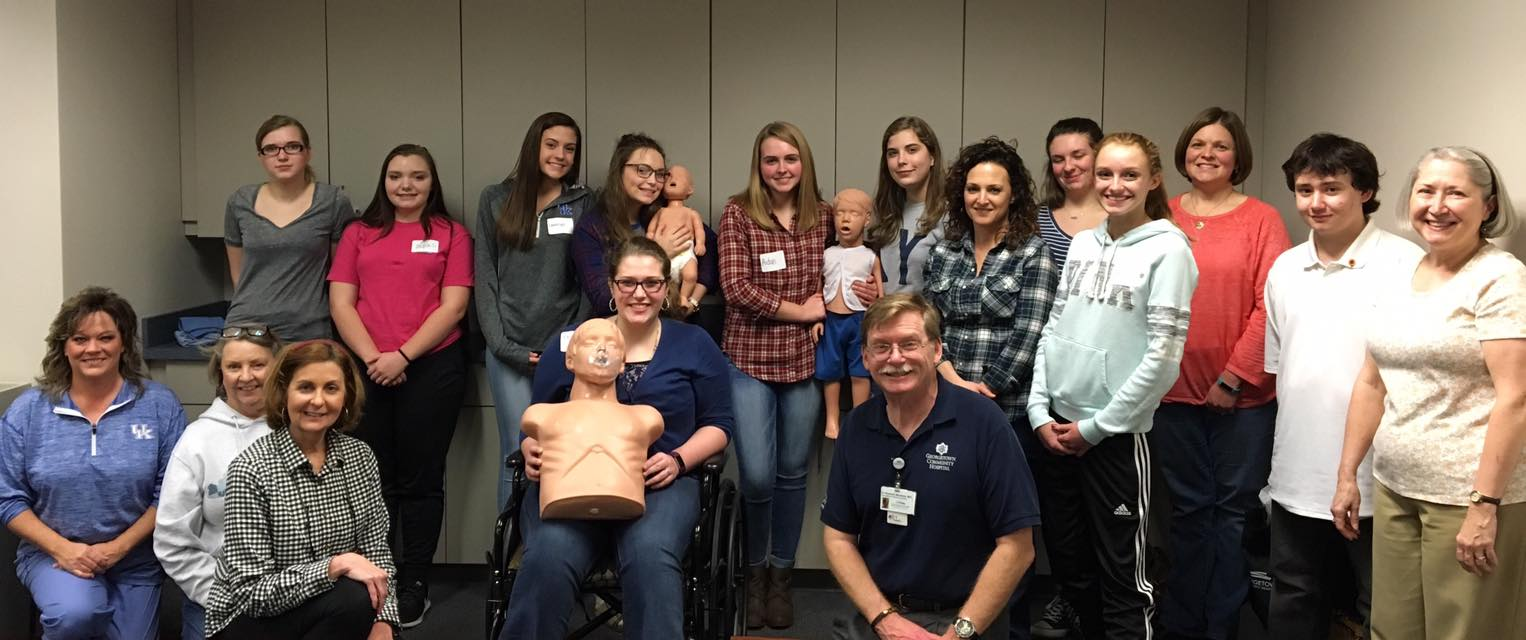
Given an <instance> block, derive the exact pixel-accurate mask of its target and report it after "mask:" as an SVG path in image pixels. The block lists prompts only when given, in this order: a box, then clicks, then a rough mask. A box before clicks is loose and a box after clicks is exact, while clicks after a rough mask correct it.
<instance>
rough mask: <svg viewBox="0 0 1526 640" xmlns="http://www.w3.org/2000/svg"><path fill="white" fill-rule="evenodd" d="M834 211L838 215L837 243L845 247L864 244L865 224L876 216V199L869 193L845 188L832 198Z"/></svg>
mask: <svg viewBox="0 0 1526 640" xmlns="http://www.w3.org/2000/svg"><path fill="white" fill-rule="evenodd" d="M832 211H833V214H832V215H834V216H836V217H837V243H838V244H840V245H842V246H844V247H856V246H859V245H861V244H863V243H864V226H865V225H867V224H869V219H870V218H873V217H874V200H871V199H870V198H869V194H867V193H864V192H863V191H861V190H859V189H853V188H851V187H850V188H847V189H843V190H842V191H839V192H837V197H836V198H833V199H832Z"/></svg>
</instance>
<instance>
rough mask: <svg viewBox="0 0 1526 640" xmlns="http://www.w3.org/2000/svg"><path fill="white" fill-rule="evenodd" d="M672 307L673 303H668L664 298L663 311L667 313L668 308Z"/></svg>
mask: <svg viewBox="0 0 1526 640" xmlns="http://www.w3.org/2000/svg"><path fill="white" fill-rule="evenodd" d="M671 306H673V303H671V302H668V299H667V297H663V299H662V310H663V311H667V310H668V307H671Z"/></svg>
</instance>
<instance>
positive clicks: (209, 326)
mask: <svg viewBox="0 0 1526 640" xmlns="http://www.w3.org/2000/svg"><path fill="white" fill-rule="evenodd" d="M179 324H180V328H178V329H176V330H175V342H177V343H179V344H180V346H182V347H205V346H207V345H210V344H215V343H216V342H217V339H218V338H221V337H222V334H223V319H222V318H219V317H217V316H186V317H184V318H181V319H180V322H179Z"/></svg>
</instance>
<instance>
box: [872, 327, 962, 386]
mask: <svg viewBox="0 0 1526 640" xmlns="http://www.w3.org/2000/svg"><path fill="white" fill-rule="evenodd" d="M942 356H943V346H942V345H941V344H938V343H937V342H934V341H932V340H929V339H928V338H927V328H926V327H925V326H923V324H922V315H921V314H919V313H917V312H915V311H903V312H901V313H900V314H899V315H897V316H895V317H894V318H892V319H891V320H890V322H887V323H885V324H882V325H880V326H878V327H876V328H874V329H873V330H871V331H869V333H868V335H866V336H864V367H865V368H867V369H868V370H869V375H870V377H872V378H874V383H875V384H876V385H879V387H880V388H881V389H883V390H884V391H885V394H886V395H887V396H889V397H891V398H894V397H896V396H900V395H903V394H907V393H913V392H922V393H926V392H927V391H929V390H931V389H932V388H933V387H935V386H937V384H938V383H937V379H936V377H937V375H938V374H937V369H936V366H937V362H938V361H939V360H940V359H942Z"/></svg>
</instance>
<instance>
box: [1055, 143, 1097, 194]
mask: <svg viewBox="0 0 1526 640" xmlns="http://www.w3.org/2000/svg"><path fill="white" fill-rule="evenodd" d="M1094 160H1096V154H1094V153H1093V152H1092V141H1091V138H1089V137H1087V135H1086V134H1084V133H1064V134H1060V135H1057V136H1055V137H1054V141H1053V142H1050V143H1049V172H1050V173H1052V174H1054V179H1055V180H1058V181H1059V182H1060V186H1061V187H1064V188H1065V193H1074V192H1078V191H1086V192H1090V191H1091V189H1092V163H1093V161H1094Z"/></svg>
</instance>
